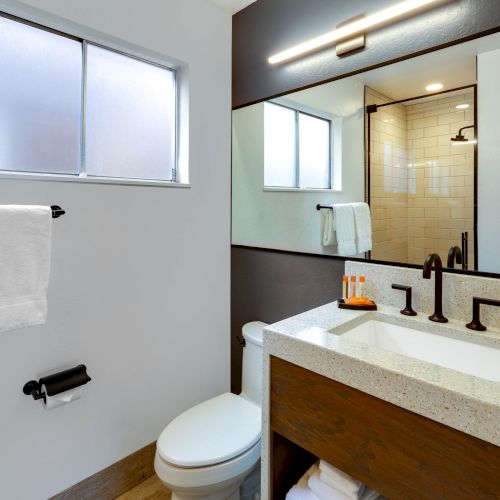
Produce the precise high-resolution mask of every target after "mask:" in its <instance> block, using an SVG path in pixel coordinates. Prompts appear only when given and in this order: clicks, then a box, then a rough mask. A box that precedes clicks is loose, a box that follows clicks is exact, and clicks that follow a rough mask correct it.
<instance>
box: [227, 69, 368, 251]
mask: <svg viewBox="0 0 500 500" xmlns="http://www.w3.org/2000/svg"><path fill="white" fill-rule="evenodd" d="M286 98H287V100H289V101H290V100H292V101H295V102H297V103H300V104H302V105H306V106H308V107H309V108H313V109H315V110H319V111H322V112H325V113H329V114H331V115H337V116H341V117H343V119H342V191H341V192H338V191H317V192H300V191H299V192H289V191H288V192H287V191H264V189H263V186H264V105H263V104H255V105H253V106H248V107H246V108H241V109H239V110H237V111H235V112H233V223H232V242H233V244H236V245H248V246H255V247H264V248H277V249H282V250H293V251H298V252H308V253H315V254H336V253H337V248H336V247H323V246H322V245H321V239H320V225H321V215H320V213H319V212H318V211H317V210H316V205H317V204H318V203H321V204H331V203H334V202H337V203H347V202H354V201H364V192H365V189H364V183H365V180H364V170H365V165H364V86H363V84H361V83H360V82H358V81H357V80H356V79H354V78H349V79H346V80H339V81H336V82H332V83H329V84H325V85H321V86H318V87H314V88H311V89H308V90H304V91H301V92H296V93H294V94H290V95H288V96H286Z"/></svg>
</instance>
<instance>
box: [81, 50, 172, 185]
mask: <svg viewBox="0 0 500 500" xmlns="http://www.w3.org/2000/svg"><path fill="white" fill-rule="evenodd" d="M87 49H88V51H87V92H86V135H85V146H86V154H85V164H86V172H87V174H88V175H91V176H101V177H125V178H131V179H154V180H171V179H172V169H174V168H175V75H174V72H173V71H171V70H168V69H164V68H161V67H159V66H155V65H152V64H148V63H145V62H142V61H139V60H137V59H134V58H132V57H128V56H125V55H122V54H118V53H116V52H113V51H110V50H106V49H103V48H101V47H97V46H94V45H90V44H89V45H88V46H87Z"/></svg>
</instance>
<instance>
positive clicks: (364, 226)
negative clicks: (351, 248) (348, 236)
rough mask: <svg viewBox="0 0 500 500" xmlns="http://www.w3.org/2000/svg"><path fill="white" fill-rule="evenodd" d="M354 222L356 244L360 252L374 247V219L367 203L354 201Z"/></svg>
mask: <svg viewBox="0 0 500 500" xmlns="http://www.w3.org/2000/svg"><path fill="white" fill-rule="evenodd" d="M352 209H353V211H354V223H355V225H356V245H357V250H358V253H363V252H368V251H370V250H371V249H372V219H371V217H370V207H369V206H368V204H367V203H353V204H352Z"/></svg>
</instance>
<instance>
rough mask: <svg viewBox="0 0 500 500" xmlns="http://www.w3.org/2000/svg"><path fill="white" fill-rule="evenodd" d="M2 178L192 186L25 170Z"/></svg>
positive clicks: (168, 182)
mask: <svg viewBox="0 0 500 500" xmlns="http://www.w3.org/2000/svg"><path fill="white" fill-rule="evenodd" d="M1 179H12V180H26V181H50V182H79V183H83V184H116V185H122V186H155V187H169V188H190V187H191V184H188V183H180V182H172V181H159V180H148V179H124V178H119V177H117V178H115V177H94V176H92V177H87V176H78V175H65V174H41V173H36V174H32V173H28V172H26V173H24V172H7V171H3V172H0V180H1Z"/></svg>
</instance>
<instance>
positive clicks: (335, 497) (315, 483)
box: [286, 460, 382, 500]
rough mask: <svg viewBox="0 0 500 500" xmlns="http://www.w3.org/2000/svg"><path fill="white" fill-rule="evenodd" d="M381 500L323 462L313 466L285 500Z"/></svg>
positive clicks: (362, 485) (366, 488)
mask: <svg viewBox="0 0 500 500" xmlns="http://www.w3.org/2000/svg"><path fill="white" fill-rule="evenodd" d="M376 498H377V499H379V498H382V497H381V496H380V495H379V494H378V493H377V492H376V491H374V490H372V489H370V488H368V487H367V486H365V485H364V484H363V483H362V482H361V481H357V480H356V479H354V478H352V477H351V476H349V475H348V474H346V473H344V472H342V471H341V470H339V469H336V468H335V467H333V466H332V465H330V464H329V463H327V462H325V461H324V460H320V461H319V463H316V464H314V465H313V466H312V467H311V468H310V469H309V470H308V471H307V472H306V473H305V474H304V475H303V476H302V478H301V479H300V481H299V482H298V483H297V484H296V485H295V486H294V487H293V488H292V489H291V490H290V491H289V492H288V493H287V495H286V500H375V499H376Z"/></svg>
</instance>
